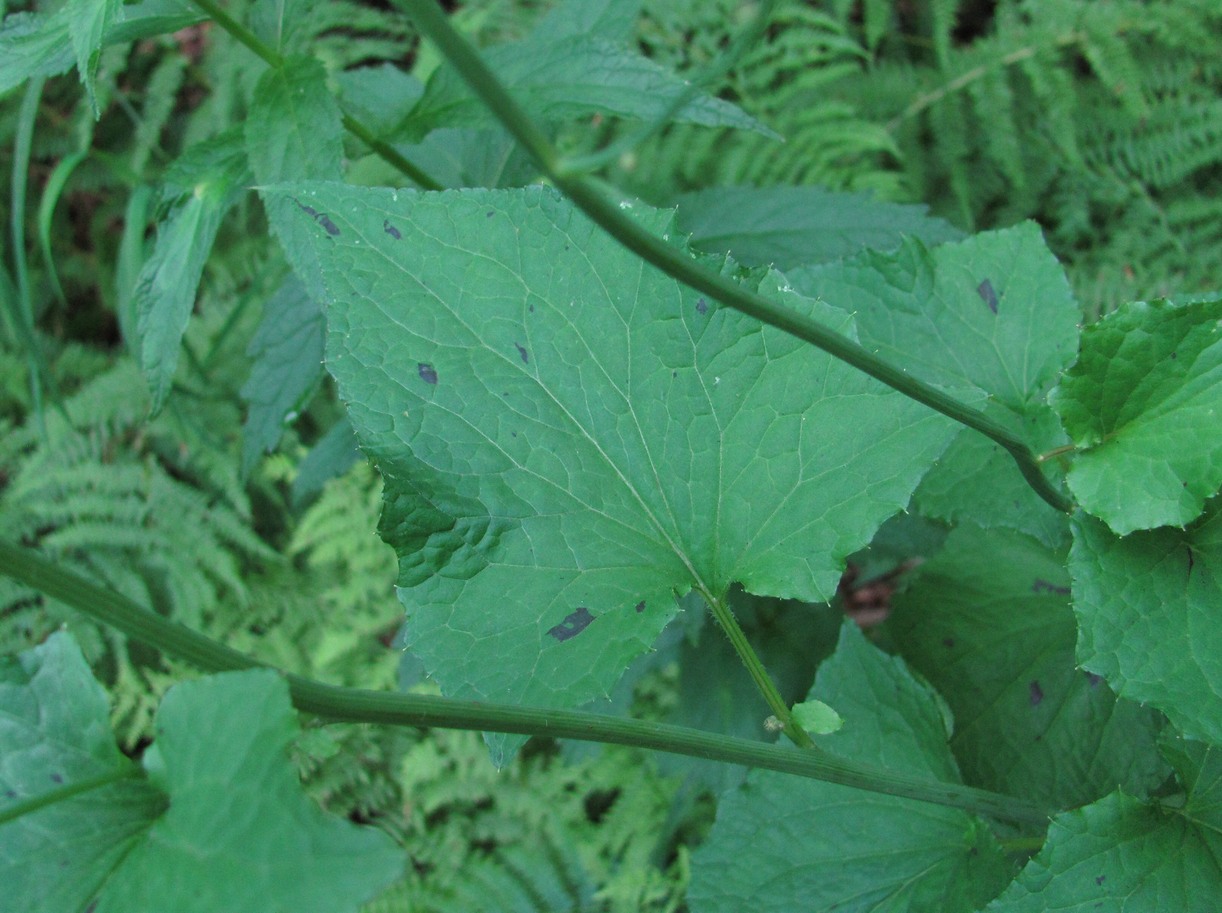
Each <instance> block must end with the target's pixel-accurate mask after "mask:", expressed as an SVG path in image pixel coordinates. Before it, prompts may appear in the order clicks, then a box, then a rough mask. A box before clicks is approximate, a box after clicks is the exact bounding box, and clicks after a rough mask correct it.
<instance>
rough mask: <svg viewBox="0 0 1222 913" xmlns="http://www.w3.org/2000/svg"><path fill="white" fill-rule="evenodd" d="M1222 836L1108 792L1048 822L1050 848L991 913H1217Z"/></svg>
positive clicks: (1046, 847) (1220, 893)
mask: <svg viewBox="0 0 1222 913" xmlns="http://www.w3.org/2000/svg"><path fill="white" fill-rule="evenodd" d="M1219 858H1222V834H1219V833H1218V832H1217V831H1215V830H1213V829H1212V828H1208V827H1202V826H1199V825H1198V824H1196V823H1194V822H1193V821H1192V820H1191V819H1190V818H1188V817H1187V816H1185V815H1182V814H1178V813H1176V812H1174V811H1172V810H1168V809H1163V808H1159V807H1156V806H1149V805H1143V804H1142V803H1141V802H1139V801H1137V800H1136V799H1133V798H1130V797H1129V796H1126V795H1124V794H1123V793H1113V794H1112V795H1110V796H1108V797H1107V798H1105V799H1101V800H1100V801H1098V802H1096V803H1095V804H1094V805H1088V806H1087V807H1086V808H1082V809H1078V810H1076V811H1071V812H1066V813H1064V814H1062V815H1058V816H1057V817H1056V818H1054V819H1053V822H1052V826H1051V827H1050V828H1049V830H1048V841H1047V843H1045V844H1044V848H1043V850H1041V851H1040V853H1039V855H1038V856H1036V857H1035V859H1033V860H1031V862H1029V863H1028V864H1027V867H1026V868H1025V869H1023V871H1022V873H1021V874H1020V875H1019V877H1018V879H1017V880H1016V881H1015V882H1014V884H1012V885H1011V886H1010V888H1009V889H1008V890H1007V891H1006V892H1005V893H1004V894H1003V895H1002V896H1001V897H999V898H998V899H997V900H996V901H995V902H994V903H992V904H990V905H989V906H988V908H987V910H988V913H1047V911H1048V910H1056V911H1058V913H1061V911H1064V913H1079V911H1080V913H1132V911H1135V910H1160V911H1161V910H1193V911H1196V910H1199V911H1202V913H1204V911H1207V910H1213V909H1216V907H1217V903H1218V898H1219V897H1222V876H1220V875H1219V868H1218V860H1219Z"/></svg>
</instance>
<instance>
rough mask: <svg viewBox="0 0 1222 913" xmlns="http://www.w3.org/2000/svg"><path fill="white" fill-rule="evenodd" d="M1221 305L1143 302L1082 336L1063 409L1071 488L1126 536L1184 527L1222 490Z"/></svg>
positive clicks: (1059, 398)
mask: <svg viewBox="0 0 1222 913" xmlns="http://www.w3.org/2000/svg"><path fill="white" fill-rule="evenodd" d="M1220 327H1222V298H1218V299H1213V300H1210V301H1196V302H1190V303H1187V304H1183V305H1177V304H1174V303H1172V302H1170V301H1165V300H1160V301H1154V302H1151V303H1146V302H1137V303H1135V304H1129V305H1126V306H1124V307H1122V308H1120V309H1118V310H1116V311H1113V312H1112V313H1111V314H1108V315H1107V316H1106V317H1104V318H1103V319H1102V320H1100V321H1099V322H1098V323H1096V324H1093V325H1092V326H1090V327H1087V328H1086V330H1085V331H1083V333H1082V351H1081V354H1080V355H1079V356H1078V362H1077V364H1075V365H1074V366H1073V369H1072V370H1071V371H1070V372H1069V375H1068V376H1067V377H1066V378H1065V380H1064V381H1063V382H1062V383H1061V386H1060V387H1059V388H1058V390H1057V392H1056V397H1055V403H1054V405H1055V407H1056V409H1057V411H1058V412H1059V413H1060V415H1061V420H1062V421H1063V422H1064V423H1065V428H1066V430H1067V431H1068V432H1069V434H1070V436H1071V437H1072V438H1073V441H1074V443H1075V444H1076V445H1077V447H1078V451H1079V452H1078V454H1077V456H1076V457H1075V458H1074V462H1073V467H1072V469H1070V472H1069V487H1070V489H1071V490H1072V491H1073V493H1074V496H1075V497H1076V498H1077V500H1078V503H1079V504H1081V505H1082V507H1083V509H1085V510H1087V511H1089V512H1090V513H1092V514H1094V515H1095V516H1097V517H1099V518H1101V519H1102V520H1104V521H1105V522H1106V523H1107V525H1108V526H1109V527H1111V529H1112V531H1113V532H1115V533H1117V534H1118V535H1121V536H1123V535H1125V534H1126V533H1130V532H1133V531H1134V530H1138V529H1152V528H1153V527H1156V526H1183V525H1184V524H1185V523H1189V522H1191V521H1192V520H1193V519H1194V518H1196V517H1197V516H1198V515H1199V514H1200V513H1201V509H1202V506H1203V505H1204V503H1205V500H1206V499H1207V498H1209V497H1210V496H1212V495H1213V494H1214V493H1215V492H1217V491H1218V488H1219V486H1222V331H1220V330H1219V328H1220Z"/></svg>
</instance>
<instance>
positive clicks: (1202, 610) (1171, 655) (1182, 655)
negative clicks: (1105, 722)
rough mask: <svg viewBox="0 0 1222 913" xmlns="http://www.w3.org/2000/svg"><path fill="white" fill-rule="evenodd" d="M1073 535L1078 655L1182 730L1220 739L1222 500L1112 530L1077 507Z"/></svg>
mask: <svg viewBox="0 0 1222 913" xmlns="http://www.w3.org/2000/svg"><path fill="white" fill-rule="evenodd" d="M1073 534H1074V544H1073V548H1072V550H1071V551H1070V554H1069V571H1070V574H1071V576H1072V577H1073V594H1074V598H1073V608H1074V614H1075V615H1076V616H1077V619H1078V628H1079V633H1078V650H1077V652H1078V661H1079V662H1080V663H1081V664H1082V666H1083V668H1086V669H1089V670H1090V671H1091V672H1094V673H1096V674H1098V675H1102V676H1103V677H1104V678H1105V679H1107V681H1108V684H1110V685H1111V686H1112V687H1113V688H1114V689H1115V690H1116V692H1117V693H1118V694H1120V695H1122V696H1124V697H1127V698H1129V699H1130V700H1133V701H1139V702H1142V703H1150V704H1152V705H1154V706H1155V707H1157V708H1158V709H1159V710H1161V711H1162V712H1163V713H1165V714H1166V715H1167V716H1168V717H1169V718H1170V719H1171V721H1172V722H1173V723H1175V724H1176V726H1178V727H1179V728H1180V730H1181V731H1182V732H1183V733H1184V735H1185V736H1187V737H1188V738H1193V739H1203V740H1205V741H1206V742H1214V743H1222V696H1220V695H1222V628H1219V626H1218V624H1217V610H1218V606H1219V605H1222V499H1218V498H1215V499H1214V500H1213V501H1212V502H1211V503H1210V505H1209V507H1208V508H1207V509H1206V511H1205V514H1204V515H1203V516H1202V517H1200V518H1199V519H1198V520H1197V521H1196V522H1194V523H1193V524H1192V525H1191V526H1189V527H1188V528H1187V529H1182V530H1181V529H1173V528H1163V529H1156V530H1149V531H1144V532H1136V533H1131V534H1130V535H1128V536H1125V537H1124V538H1120V537H1119V536H1116V535H1114V534H1113V533H1112V532H1111V531H1110V530H1109V529H1108V528H1107V527H1106V526H1105V525H1104V524H1103V523H1102V522H1101V521H1099V520H1096V519H1095V518H1093V517H1091V516H1089V515H1086V514H1082V513H1078V514H1077V515H1075V516H1074V518H1073Z"/></svg>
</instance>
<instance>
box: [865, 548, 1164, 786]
mask: <svg viewBox="0 0 1222 913" xmlns="http://www.w3.org/2000/svg"><path fill="white" fill-rule="evenodd" d="M888 626H889V628H890V629H891V631H892V633H893V635H894V640H895V643H896V645H897V646H898V647H899V649H900V651H901V652H902V653H903V655H904V657H905V658H906V659H907V660H908V661H909V662H910V663H911V664H912V665H913V666H914V667H915V668H916V669H917V670H919V671H920V672H921V673H922V674H923V675H925V676H926V677H927V678H928V679H929V680H930V681H931V682H932V683H933V685H934V686H935V687H936V688H937V689H938V690H939V692H941V693H942V694H944V695H946V700H947V703H949V704H950V706H951V709H952V710H953V711H954V714H955V735H954V738H953V739H952V740H951V746H952V747H953V748H954V750H955V756H956V757H957V758H958V759H959V763H960V764H961V765H962V766H963V771H964V775H965V776H966V777H967V778H968V779H969V782H971V783H972V784H973V785H978V786H982V787H984V788H985V789H991V790H994V791H997V792H1002V793H1007V794H1009V795H1013V796H1038V797H1040V800H1041V801H1042V802H1046V803H1047V804H1048V805H1050V806H1055V807H1058V808H1067V807H1071V806H1074V805H1081V804H1083V803H1085V802H1090V801H1092V800H1094V799H1097V798H1099V797H1100V796H1103V795H1105V794H1107V793H1108V792H1111V791H1112V790H1113V789H1115V788H1116V786H1117V784H1119V785H1121V786H1123V787H1124V788H1126V789H1128V790H1129V791H1130V792H1139V791H1145V790H1147V789H1151V788H1153V787H1154V786H1156V785H1157V784H1158V782H1159V781H1160V780H1161V779H1162V778H1163V777H1165V776H1166V767H1165V765H1164V764H1163V763H1162V761H1161V759H1160V758H1159V755H1158V751H1157V747H1156V740H1157V737H1158V730H1159V727H1160V721H1161V717H1159V715H1158V714H1156V713H1154V712H1152V711H1150V710H1147V709H1144V708H1141V707H1138V706H1137V705H1136V704H1132V703H1129V702H1128V701H1118V700H1117V699H1116V697H1115V695H1113V694H1112V692H1111V690H1110V689H1109V688H1108V687H1107V685H1106V684H1105V683H1104V682H1103V681H1102V680H1101V679H1100V678H1099V677H1098V676H1096V675H1090V674H1088V673H1085V672H1082V671H1081V670H1080V669H1078V668H1076V663H1075V661H1074V637H1075V627H1074V618H1073V612H1072V611H1071V610H1070V607H1069V575H1068V574H1067V573H1066V571H1065V564H1064V557H1063V554H1056V553H1054V552H1052V551H1051V550H1050V549H1048V548H1047V547H1046V546H1044V545H1042V544H1040V543H1038V542H1036V541H1035V540H1033V539H1031V538H1028V537H1027V536H1024V535H1022V534H1021V533H1017V532H1011V531H1009V530H1005V529H998V530H982V529H979V528H976V527H972V526H963V527H959V528H958V529H956V530H954V531H953V532H952V533H951V535H950V537H949V538H948V539H947V540H946V545H945V547H944V548H943V549H942V551H941V552H939V553H938V554H937V555H936V556H934V557H933V558H932V559H931V560H930V561H929V562H928V563H927V564H926V565H924V566H923V567H922V568H921V570H920V576H919V577H918V578H917V581H916V583H915V584H913V585H912V586H911V587H910V588H909V589H908V590H907V591H905V592H904V593H903V594H902V595H900V596H899V597H897V599H896V604H895V609H894V612H893V614H892V616H891V619H890V621H889V622H888Z"/></svg>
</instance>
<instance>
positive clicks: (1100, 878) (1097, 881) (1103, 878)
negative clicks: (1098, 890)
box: [1095, 875, 1107, 884]
mask: <svg viewBox="0 0 1222 913" xmlns="http://www.w3.org/2000/svg"><path fill="white" fill-rule="evenodd" d="M1105 881H1107V876H1106V875H1098V876H1096V877H1095V884H1103V882H1105Z"/></svg>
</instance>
